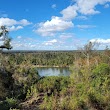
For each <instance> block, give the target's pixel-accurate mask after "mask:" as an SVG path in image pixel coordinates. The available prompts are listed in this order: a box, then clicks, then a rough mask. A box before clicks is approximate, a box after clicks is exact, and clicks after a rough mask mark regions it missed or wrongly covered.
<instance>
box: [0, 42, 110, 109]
mask: <svg viewBox="0 0 110 110" xmlns="http://www.w3.org/2000/svg"><path fill="white" fill-rule="evenodd" d="M89 46H92V44H88V45H86V48H85V49H84V50H81V52H40V53H29V54H28V53H17V54H15V53H14V54H6V53H5V54H4V53H3V54H0V62H1V63H0V110H36V109H37V110H110V50H109V49H108V48H106V50H104V51H101V52H98V51H92V48H90V47H89ZM34 58H35V59H34ZM37 58H38V59H39V62H40V59H41V61H42V63H38V64H36V62H37V61H38V59H37ZM33 59H34V60H33ZM53 59H54V60H55V59H56V60H55V62H56V63H55V62H52V61H54V60H53ZM65 59H66V60H65ZM68 59H71V60H69V61H68V63H67V60H68ZM47 60H48V62H49V63H46V61H47ZM57 60H58V61H57ZM59 60H60V61H59ZM33 61H35V63H33ZM61 61H62V62H61ZM44 62H45V63H44ZM46 64H47V65H49V66H52V65H58V66H59V65H60V66H62V64H65V65H71V66H70V69H71V70H72V74H71V75H70V76H69V77H64V76H62V77H57V76H50V77H40V76H39V74H38V72H37V71H36V70H35V69H34V68H33V66H32V65H46ZM63 66H64V65H63Z"/></svg>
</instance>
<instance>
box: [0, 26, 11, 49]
mask: <svg viewBox="0 0 110 110" xmlns="http://www.w3.org/2000/svg"><path fill="white" fill-rule="evenodd" d="M0 30H1V32H0V37H1V40H2V41H3V45H1V46H0V48H1V49H3V48H6V49H8V50H9V49H12V46H11V44H10V42H11V38H9V36H8V34H9V31H8V30H7V28H6V27H5V26H1V27H0Z"/></svg>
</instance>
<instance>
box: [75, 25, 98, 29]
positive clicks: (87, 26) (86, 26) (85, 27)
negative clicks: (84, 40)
mask: <svg viewBox="0 0 110 110" xmlns="http://www.w3.org/2000/svg"><path fill="white" fill-rule="evenodd" d="M76 27H78V28H80V29H87V28H95V27H96V26H93V25H77V26H76Z"/></svg>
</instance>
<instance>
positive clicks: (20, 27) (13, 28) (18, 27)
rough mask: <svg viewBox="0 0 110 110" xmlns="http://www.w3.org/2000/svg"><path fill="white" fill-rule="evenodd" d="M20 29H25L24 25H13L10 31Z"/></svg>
mask: <svg viewBox="0 0 110 110" xmlns="http://www.w3.org/2000/svg"><path fill="white" fill-rule="evenodd" d="M19 29H23V27H22V26H16V27H15V26H11V27H9V31H17V30H19Z"/></svg>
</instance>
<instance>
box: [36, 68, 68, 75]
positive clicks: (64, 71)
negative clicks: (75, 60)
mask: <svg viewBox="0 0 110 110" xmlns="http://www.w3.org/2000/svg"><path fill="white" fill-rule="evenodd" d="M37 71H38V73H39V75H40V76H41V77H42V76H69V75H70V71H69V68H67V67H66V68H60V67H59V68H58V67H38V68H37Z"/></svg>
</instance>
